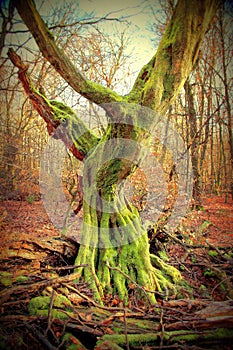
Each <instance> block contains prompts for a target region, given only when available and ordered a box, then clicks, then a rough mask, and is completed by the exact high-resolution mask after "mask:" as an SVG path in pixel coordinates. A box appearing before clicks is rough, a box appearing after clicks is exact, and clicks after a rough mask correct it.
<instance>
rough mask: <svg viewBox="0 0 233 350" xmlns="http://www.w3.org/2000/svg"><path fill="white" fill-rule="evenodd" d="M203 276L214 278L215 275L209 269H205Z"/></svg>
mask: <svg viewBox="0 0 233 350" xmlns="http://www.w3.org/2000/svg"><path fill="white" fill-rule="evenodd" d="M203 275H204V276H205V277H216V273H215V272H214V271H213V270H211V269H210V268H207V269H205V270H204V272H203Z"/></svg>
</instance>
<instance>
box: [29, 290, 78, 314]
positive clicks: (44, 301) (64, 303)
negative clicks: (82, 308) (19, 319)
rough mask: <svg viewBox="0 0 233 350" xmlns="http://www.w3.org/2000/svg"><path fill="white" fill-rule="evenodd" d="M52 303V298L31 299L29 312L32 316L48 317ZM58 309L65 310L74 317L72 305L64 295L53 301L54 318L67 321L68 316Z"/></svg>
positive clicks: (57, 296) (39, 297)
mask: <svg viewBox="0 0 233 350" xmlns="http://www.w3.org/2000/svg"><path fill="white" fill-rule="evenodd" d="M50 303H51V297H50V296H38V297H35V298H33V299H31V300H30V301H29V303H28V311H29V314H30V315H40V316H45V317H46V316H48V312H49V306H50ZM57 309H63V310H64V311H66V312H67V313H68V314H70V315H72V312H71V310H72V304H71V302H70V301H69V299H67V298H66V297H65V296H64V295H56V296H55V297H54V301H53V309H52V313H51V314H52V317H55V318H59V319H66V318H68V316H67V315H66V314H65V313H64V312H62V311H59V310H57Z"/></svg>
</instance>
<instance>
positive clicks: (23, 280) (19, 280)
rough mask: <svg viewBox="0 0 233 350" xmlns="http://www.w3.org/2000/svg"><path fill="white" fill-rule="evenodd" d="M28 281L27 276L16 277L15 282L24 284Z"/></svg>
mask: <svg viewBox="0 0 233 350" xmlns="http://www.w3.org/2000/svg"><path fill="white" fill-rule="evenodd" d="M27 280H28V277H27V276H18V277H17V278H16V282H26V281H27Z"/></svg>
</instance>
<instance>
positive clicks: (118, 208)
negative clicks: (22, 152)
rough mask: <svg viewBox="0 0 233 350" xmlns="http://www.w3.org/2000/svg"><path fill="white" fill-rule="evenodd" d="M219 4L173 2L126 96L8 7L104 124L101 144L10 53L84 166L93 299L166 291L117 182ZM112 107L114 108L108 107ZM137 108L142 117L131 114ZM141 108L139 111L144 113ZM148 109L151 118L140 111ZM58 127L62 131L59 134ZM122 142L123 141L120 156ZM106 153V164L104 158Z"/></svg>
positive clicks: (166, 274) (28, 9)
mask: <svg viewBox="0 0 233 350" xmlns="http://www.w3.org/2000/svg"><path fill="white" fill-rule="evenodd" d="M219 5H220V2H219V0H198V1H193V0H191V1H186V0H178V2H177V4H176V6H175V9H174V12H173V15H172V18H171V20H170V22H169V23H168V25H167V28H166V31H165V34H164V35H163V37H162V39H161V41H160V44H159V46H158V49H157V52H156V53H155V55H154V56H153V57H152V59H151V60H150V61H149V62H148V64H147V65H145V66H144V67H143V68H142V69H141V71H140V72H139V74H138V77H137V78H136V81H135V83H134V85H133V87H132V89H131V91H130V92H129V94H128V95H126V96H121V95H119V94H117V93H116V92H114V91H112V90H111V89H109V88H106V87H103V86H101V85H99V84H97V83H95V82H93V81H90V80H87V79H86V78H85V76H83V74H81V73H80V71H79V70H78V69H77V68H76V66H75V65H74V64H73V63H72V62H71V60H70V59H69V58H68V57H67V55H66V54H65V53H64V51H63V50H61V49H60V48H59V47H58V45H57V44H56V42H55V39H54V37H53V35H52V33H51V32H50V31H49V29H48V27H47V25H46V23H45V22H44V21H43V20H42V18H41V16H40V14H39V13H38V11H37V9H36V6H35V4H34V2H33V0H15V1H14V6H15V7H16V9H17V11H18V13H19V15H20V16H21V18H22V20H23V21H24V23H25V25H26V26H27V27H28V29H29V30H30V32H31V34H32V36H33V37H34V39H35V41H36V43H37V45H38V47H39V49H40V51H41V53H42V54H43V56H44V57H45V58H46V59H47V60H48V61H49V62H50V64H51V65H52V66H53V67H54V68H55V69H56V70H57V72H58V73H59V74H60V75H61V76H62V77H63V79H64V80H65V81H66V82H67V83H68V84H69V85H70V86H71V87H72V88H73V89H74V90H75V91H76V92H78V93H79V94H81V95H82V96H83V97H85V98H86V99H88V100H89V101H92V102H93V103H95V104H97V105H99V106H103V108H104V110H105V112H106V113H107V116H108V118H109V123H108V126H107V128H106V130H105V132H104V134H103V136H102V137H98V136H96V135H95V134H94V133H93V132H92V131H91V130H89V129H88V127H87V126H86V125H85V123H84V122H83V121H82V120H81V119H79V117H78V116H77V115H76V114H75V113H74V111H73V110H72V109H71V108H69V107H68V106H67V105H65V104H63V103H61V102H56V101H50V100H48V99H47V98H46V96H45V95H44V94H43V93H42V92H39V91H37V90H36V89H35V87H34V85H33V84H32V82H31V80H30V76H29V73H28V66H26V65H25V64H24V63H23V62H22V61H21V58H20V57H19V56H18V55H17V54H16V53H15V52H14V51H13V50H12V49H10V50H9V52H8V55H9V57H10V58H11V60H12V62H13V63H14V65H15V66H17V67H18V69H19V70H18V75H19V79H20V80H21V82H22V84H23V87H24V90H25V92H26V94H27V95H28V96H29V98H30V100H31V102H32V104H33V106H34V107H35V109H36V110H37V111H38V113H39V114H40V115H41V117H42V118H43V119H44V120H45V122H46V123H47V129H48V132H49V134H53V133H55V134H56V137H57V138H60V139H61V140H62V141H63V142H64V143H65V145H66V146H67V147H68V148H69V150H70V152H71V153H72V154H73V155H74V156H75V157H76V158H77V159H79V160H81V161H84V185H83V188H84V197H83V198H84V200H83V227H82V230H83V232H82V233H81V236H82V237H85V241H84V240H83V241H82V240H81V244H80V248H79V251H78V255H77V257H76V262H75V264H77V265H79V264H88V268H87V267H83V268H82V269H79V272H80V279H84V281H87V282H88V283H89V284H90V287H91V289H92V290H93V293H94V296H95V298H96V299H98V300H101V298H102V297H103V296H104V295H105V294H115V295H118V296H119V298H120V299H121V300H124V301H127V298H128V290H129V288H130V285H131V284H132V282H135V283H136V284H137V286H138V291H139V294H141V295H146V297H147V298H149V299H150V300H151V301H152V302H155V295H154V293H153V291H156V290H157V291H161V290H163V289H164V288H170V287H172V281H173V282H178V281H179V280H180V279H181V276H180V273H179V271H177V270H176V269H174V268H173V267H171V266H168V265H166V264H164V262H162V261H161V260H160V259H159V258H157V257H155V256H153V265H152V262H151V256H150V253H149V243H148V237H147V232H146V230H145V228H144V227H143V225H142V223H141V220H140V215H139V213H138V210H137V209H136V208H135V207H134V206H133V205H132V204H131V203H129V202H128V201H127V199H126V198H125V196H124V187H123V183H124V180H125V179H126V178H127V177H128V176H129V175H130V174H131V173H133V172H134V171H135V169H136V168H137V166H138V165H140V161H141V159H142V158H143V154H142V152H141V149H140V147H137V145H138V144H140V145H141V144H142V145H145V146H146V145H147V143H148V142H149V139H150V135H151V133H153V128H155V124H156V123H155V121H154V120H153V117H152V116H153V115H154V114H153V113H155V112H156V114H158V115H161V116H163V115H165V113H166V111H167V110H168V108H169V106H170V105H171V103H172V102H173V101H174V100H175V98H176V96H177V95H178V93H179V92H180V90H181V88H182V87H183V86H184V83H185V82H186V80H187V78H188V77H189V75H190V73H191V71H192V69H193V66H194V64H195V62H196V59H197V56H198V53H199V49H200V46H201V42H202V39H203V37H204V35H205V33H206V31H207V30H208V27H209V25H210V22H211V20H212V18H213V16H214V15H215V13H216V10H217V8H218V6H219ZM113 106H114V107H113ZM138 106H142V110H141V109H140V108H139V107H138ZM144 108H145V109H144ZM148 109H149V110H151V111H153V113H149V112H144V111H148ZM60 125H65V126H66V127H63V128H60ZM122 139H124V140H125V139H126V140H130V142H129V144H128V145H129V147H127V156H125V153H124V150H123V149H122V145H123V146H125V144H124V142H122ZM109 147H110V148H112V155H111V157H110V158H111V159H110V158H109V156H107V157H105V154H106V152H107V151H108V152H109Z"/></svg>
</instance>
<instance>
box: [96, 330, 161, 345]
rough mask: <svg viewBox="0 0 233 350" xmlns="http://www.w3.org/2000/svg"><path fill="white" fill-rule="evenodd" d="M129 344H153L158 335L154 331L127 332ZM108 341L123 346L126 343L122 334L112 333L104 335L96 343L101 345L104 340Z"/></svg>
mask: <svg viewBox="0 0 233 350" xmlns="http://www.w3.org/2000/svg"><path fill="white" fill-rule="evenodd" d="M127 338H128V342H129V346H138V345H140V346H142V345H150V344H151V345H152V344H155V343H156V342H157V341H158V339H159V337H158V335H157V334H155V333H146V334H128V335H127ZM106 340H107V341H110V342H111V343H115V344H117V345H120V346H124V345H125V344H126V338H125V335H124V334H114V335H109V334H106V335H104V336H103V337H102V338H101V339H100V340H99V341H98V342H97V345H99V346H100V345H101V344H102V343H103V342H104V341H106Z"/></svg>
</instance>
